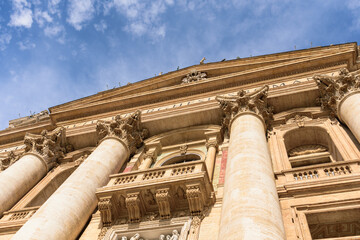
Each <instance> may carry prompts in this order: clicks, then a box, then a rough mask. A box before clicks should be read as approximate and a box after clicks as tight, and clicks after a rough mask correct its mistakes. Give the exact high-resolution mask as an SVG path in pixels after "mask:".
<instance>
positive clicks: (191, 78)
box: [181, 70, 207, 84]
mask: <svg viewBox="0 0 360 240" xmlns="http://www.w3.org/2000/svg"><path fill="white" fill-rule="evenodd" d="M206 78H207V73H206V72H198V71H196V70H192V71H191V72H190V73H188V74H186V76H185V77H184V78H183V79H182V80H181V81H182V84H184V83H191V82H197V81H200V80H203V79H206Z"/></svg>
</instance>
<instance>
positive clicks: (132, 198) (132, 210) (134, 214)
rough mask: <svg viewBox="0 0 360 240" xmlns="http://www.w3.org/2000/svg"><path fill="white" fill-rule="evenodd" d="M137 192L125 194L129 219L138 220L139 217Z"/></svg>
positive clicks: (133, 221) (131, 220)
mask: <svg viewBox="0 0 360 240" xmlns="http://www.w3.org/2000/svg"><path fill="white" fill-rule="evenodd" d="M139 195H140V193H139V192H135V193H129V194H127V196H126V199H125V203H126V208H127V211H128V215H129V221H130V222H132V223H135V222H139V221H140V219H141V210H140V199H139Z"/></svg>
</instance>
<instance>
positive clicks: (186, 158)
mask: <svg viewBox="0 0 360 240" xmlns="http://www.w3.org/2000/svg"><path fill="white" fill-rule="evenodd" d="M197 160H201V157H200V155H198V154H193V153H190V154H184V155H178V156H175V157H172V158H169V159H168V160H166V161H165V162H163V164H161V166H166V165H172V164H179V163H184V162H192V161H197Z"/></svg>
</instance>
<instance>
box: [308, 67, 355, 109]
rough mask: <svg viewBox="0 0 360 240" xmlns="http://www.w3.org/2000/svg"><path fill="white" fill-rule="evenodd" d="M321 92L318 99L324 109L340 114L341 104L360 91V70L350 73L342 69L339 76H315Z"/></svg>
mask: <svg viewBox="0 0 360 240" xmlns="http://www.w3.org/2000/svg"><path fill="white" fill-rule="evenodd" d="M313 79H314V80H315V81H316V83H317V85H318V87H319V90H320V98H319V99H318V100H319V102H320V104H321V107H322V108H323V109H329V110H331V111H332V113H333V114H337V113H338V110H339V109H338V108H339V104H340V102H341V101H342V100H343V99H345V98H346V96H348V95H349V94H351V93H354V92H356V91H359V90H360V70H358V71H355V72H349V70H347V69H346V68H342V69H340V71H339V74H338V75H337V76H328V75H323V74H318V75H314V77H313Z"/></svg>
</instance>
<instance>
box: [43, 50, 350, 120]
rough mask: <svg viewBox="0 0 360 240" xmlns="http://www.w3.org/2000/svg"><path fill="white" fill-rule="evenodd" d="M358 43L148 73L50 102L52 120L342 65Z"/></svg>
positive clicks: (83, 115)
mask: <svg viewBox="0 0 360 240" xmlns="http://www.w3.org/2000/svg"><path fill="white" fill-rule="evenodd" d="M356 57H357V50H356V43H348V44H342V45H336V46H327V47H317V48H310V49H305V50H299V51H291V52H284V53H278V54H270V55H264V56H257V57H251V58H244V59H235V60H229V61H224V62H213V63H206V64H199V65H195V66H190V67H187V68H184V69H180V70H176V71H173V72H169V73H166V74H163V75H160V76H157V77H153V78H149V79H146V80H143V81H139V82H136V83H133V84H129V85H126V86H123V87H119V88H115V89H111V90H107V91H103V92H99V93H97V94H94V95H92V96H88V97H85V98H81V99H78V100H75V101H71V102H68V103H65V104H62V105H58V106H55V107H52V108H50V109H49V110H50V112H51V119H52V121H53V122H54V123H56V122H61V121H66V120H71V119H75V118H78V117H85V116H91V115H96V114H100V113H104V112H110V111H117V110H122V109H130V108H133V107H136V106H141V105H146V104H151V103H157V102H162V101H167V100H171V99H176V98H182V97H188V96H191V95H197V94H206V93H209V92H211V91H216V90H219V89H226V88H234V87H237V86H242V85H248V84H256V83H260V82H264V84H269V83H271V82H273V83H275V82H276V79H279V78H284V77H288V78H291V77H296V76H298V75H302V77H303V76H308V77H312V75H313V74H314V72H319V71H321V70H322V69H326V68H331V67H337V66H340V65H346V66H348V67H349V68H351V67H352V66H353V65H354V64H355V61H356ZM192 73H204V76H205V77H202V78H200V79H199V80H198V81H196V79H195V81H190V82H187V83H184V81H183V79H184V78H186V76H187V75H189V74H192Z"/></svg>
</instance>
